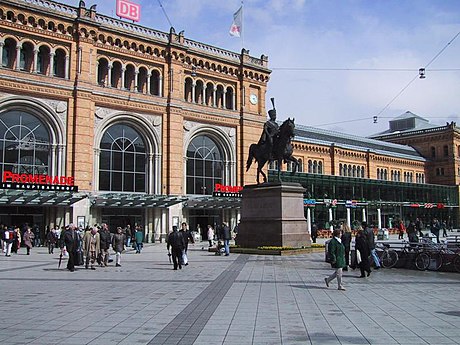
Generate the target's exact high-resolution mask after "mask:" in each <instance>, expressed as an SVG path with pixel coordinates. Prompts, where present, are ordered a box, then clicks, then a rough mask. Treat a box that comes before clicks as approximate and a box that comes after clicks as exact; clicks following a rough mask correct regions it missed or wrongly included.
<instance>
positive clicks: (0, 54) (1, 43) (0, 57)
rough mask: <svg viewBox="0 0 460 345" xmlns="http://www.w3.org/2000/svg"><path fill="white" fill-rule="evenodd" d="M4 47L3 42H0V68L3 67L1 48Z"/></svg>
mask: <svg viewBox="0 0 460 345" xmlns="http://www.w3.org/2000/svg"><path fill="white" fill-rule="evenodd" d="M4 46H5V42H3V41H0V66H1V65H3V47H4Z"/></svg>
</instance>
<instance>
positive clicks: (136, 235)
mask: <svg viewBox="0 0 460 345" xmlns="http://www.w3.org/2000/svg"><path fill="white" fill-rule="evenodd" d="M134 240H135V241H136V243H142V242H143V241H144V233H143V232H142V231H140V230H137V231H134Z"/></svg>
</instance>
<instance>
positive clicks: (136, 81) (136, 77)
mask: <svg viewBox="0 0 460 345" xmlns="http://www.w3.org/2000/svg"><path fill="white" fill-rule="evenodd" d="M134 92H139V70H138V69H136V70H135V71H134Z"/></svg>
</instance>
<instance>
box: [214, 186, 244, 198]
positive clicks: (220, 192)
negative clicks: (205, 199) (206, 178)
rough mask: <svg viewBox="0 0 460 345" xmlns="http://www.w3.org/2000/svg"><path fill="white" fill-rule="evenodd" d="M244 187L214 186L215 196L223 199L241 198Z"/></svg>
mask: <svg viewBox="0 0 460 345" xmlns="http://www.w3.org/2000/svg"><path fill="white" fill-rule="evenodd" d="M242 190H243V187H241V186H225V185H223V184H220V183H216V184H215V185H214V193H212V195H213V196H223V197H236V198H241V191H242Z"/></svg>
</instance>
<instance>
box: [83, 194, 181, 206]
mask: <svg viewBox="0 0 460 345" xmlns="http://www.w3.org/2000/svg"><path fill="white" fill-rule="evenodd" d="M89 199H90V201H91V205H92V206H96V207H169V206H172V205H175V204H178V203H181V202H183V201H186V200H187V199H188V198H187V197H184V196H174V195H149V194H136V193H97V194H92V195H90V196H89Z"/></svg>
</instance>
